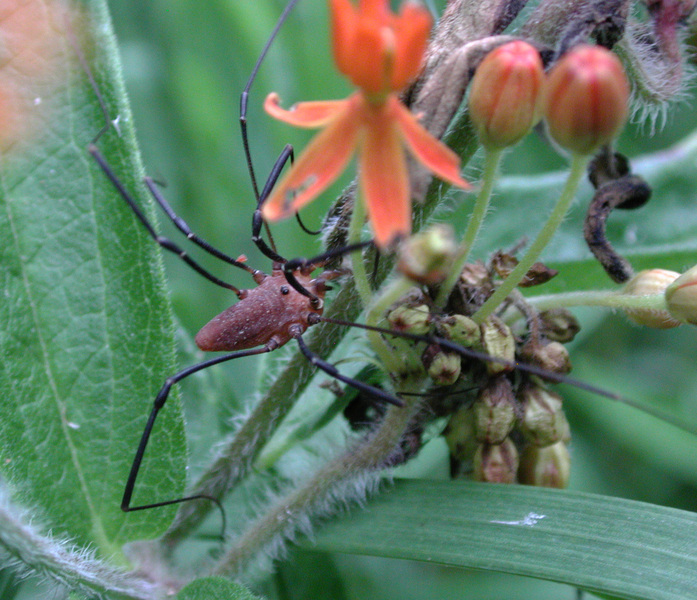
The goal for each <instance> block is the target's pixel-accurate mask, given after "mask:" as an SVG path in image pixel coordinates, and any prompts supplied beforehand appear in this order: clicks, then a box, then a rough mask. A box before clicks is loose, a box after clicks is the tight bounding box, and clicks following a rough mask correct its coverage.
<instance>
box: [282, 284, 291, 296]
mask: <svg viewBox="0 0 697 600" xmlns="http://www.w3.org/2000/svg"><path fill="white" fill-rule="evenodd" d="M289 293H290V290H289V289H288V286H286V285H282V286H281V294H283V295H284V296H287V295H288V294H289Z"/></svg>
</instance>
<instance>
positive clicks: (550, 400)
mask: <svg viewBox="0 0 697 600" xmlns="http://www.w3.org/2000/svg"><path fill="white" fill-rule="evenodd" d="M519 400H520V403H521V405H522V407H523V418H522V419H521V423H520V431H521V432H522V433H523V435H525V437H526V438H527V439H528V440H529V441H530V442H532V443H533V444H534V445H536V446H549V445H550V444H554V443H556V442H558V441H559V440H561V439H562V438H563V437H564V436H565V435H566V434H567V433H568V423H567V421H566V415H564V409H563V408H562V398H561V396H560V395H559V394H555V393H554V392H550V391H549V390H547V389H545V388H543V387H541V386H538V385H533V384H528V385H525V386H523V387H522V389H521V390H520V391H519Z"/></svg>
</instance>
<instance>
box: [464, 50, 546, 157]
mask: <svg viewBox="0 0 697 600" xmlns="http://www.w3.org/2000/svg"><path fill="white" fill-rule="evenodd" d="M544 80H545V74H544V67H543V65H542V60H541V59H540V54H539V52H538V51H537V50H536V49H535V48H534V47H533V46H531V45H530V44H528V43H527V42H523V41H515V42H509V43H507V44H504V45H503V46H499V47H498V48H496V49H494V50H492V51H491V52H489V54H487V55H486V57H485V58H484V60H483V61H482V62H481V64H480V65H479V66H478V67H477V70H476V72H475V74H474V77H473V78H472V86H471V88H470V95H469V115H470V118H471V119H472V123H474V126H475V127H476V129H477V135H478V136H479V139H480V141H481V142H482V144H483V145H484V146H485V147H486V148H490V149H498V148H505V147H507V146H512V145H513V144H515V143H517V142H519V141H520V140H521V139H522V138H523V137H524V136H525V135H527V133H528V132H529V131H530V129H532V127H534V126H535V125H536V124H537V122H538V121H539V120H540V116H541V113H542V94H543V87H544Z"/></svg>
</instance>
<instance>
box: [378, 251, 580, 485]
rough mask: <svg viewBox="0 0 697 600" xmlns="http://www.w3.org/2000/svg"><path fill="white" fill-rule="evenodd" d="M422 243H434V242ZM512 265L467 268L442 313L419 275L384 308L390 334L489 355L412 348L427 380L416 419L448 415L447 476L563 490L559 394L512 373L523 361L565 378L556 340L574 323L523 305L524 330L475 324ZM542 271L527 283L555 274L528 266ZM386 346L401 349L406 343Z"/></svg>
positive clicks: (492, 320) (571, 331) (564, 338)
mask: <svg viewBox="0 0 697 600" xmlns="http://www.w3.org/2000/svg"><path fill="white" fill-rule="evenodd" d="M428 245H429V246H432V247H440V244H439V243H437V241H434V239H433V238H432V237H430V239H429V244H428ZM422 247H423V246H422ZM425 262H426V263H429V262H430V261H428V260H427V261H425ZM516 264H517V260H516V259H515V257H514V256H510V255H502V254H501V253H499V254H496V255H494V256H493V257H492V259H491V261H490V263H489V264H484V263H482V262H477V263H472V264H467V265H465V267H464V268H463V270H462V273H461V275H460V278H459V281H458V283H457V285H456V287H455V289H454V290H453V292H452V294H451V296H450V298H449V299H448V302H447V304H446V306H445V308H444V309H441V310H435V301H434V298H435V297H436V295H437V292H438V290H437V284H436V285H433V284H428V283H425V281H432V278H431V277H426V278H424V279H422V283H421V285H420V287H414V288H413V289H412V291H411V292H410V293H409V294H407V295H406V296H405V297H404V298H403V299H402V300H401V301H400V302H398V303H397V304H396V305H393V306H392V307H391V308H390V310H389V312H388V313H387V315H386V318H387V321H388V323H389V325H390V327H391V328H392V329H394V330H398V331H401V332H407V333H411V334H416V335H428V334H429V333H430V334H433V335H434V336H438V337H442V338H445V339H448V340H450V341H452V342H454V343H455V344H458V345H459V346H462V347H463V349H464V348H472V349H474V350H476V351H477V352H479V353H480V354H485V355H487V357H489V359H488V360H478V359H473V358H468V357H467V356H465V355H464V354H465V353H464V352H463V353H457V352H454V351H452V349H449V348H443V347H441V346H439V345H438V344H437V343H433V342H431V343H426V342H421V343H420V344H419V349H418V352H420V355H421V362H422V364H423V367H424V369H425V371H426V372H427V373H428V375H429V377H430V378H431V381H432V384H433V391H432V394H433V396H432V397H431V396H429V398H428V399H427V401H426V402H427V405H428V407H427V409H426V410H424V411H423V414H424V415H430V416H434V415H436V416H446V417H448V418H449V422H448V426H447V428H446V431H445V432H444V436H445V439H446V441H447V443H448V446H449V448H450V453H451V463H452V471H453V475H454V476H459V475H461V474H462V473H463V472H464V471H470V472H471V473H472V474H473V477H474V478H475V479H477V480H480V481H490V482H499V483H512V482H520V483H529V484H532V485H546V486H554V487H564V486H565V485H566V484H567V483H568V476H569V459H568V451H567V450H566V444H567V443H568V441H569V438H570V433H569V426H568V423H567V421H566V418H565V416H564V412H563V409H562V402H561V397H560V396H558V395H557V394H555V393H553V392H551V391H550V390H548V389H547V388H546V387H545V384H544V383H543V382H542V381H541V380H540V379H539V377H533V376H530V375H525V374H521V373H520V372H518V371H517V370H516V368H515V367H516V364H518V363H520V362H524V363H526V364H530V365H534V366H535V367H537V368H539V369H542V370H544V371H549V372H550V379H552V380H554V379H555V377H554V376H555V375H563V374H566V373H568V372H569V370H570V369H571V363H570V360H569V354H568V352H567V350H566V348H565V347H564V345H563V344H564V343H566V342H569V341H571V340H572V339H573V338H574V336H575V334H576V333H577V332H578V330H579V326H578V323H577V322H576V320H575V319H574V318H573V317H572V316H571V314H570V313H568V312H567V311H565V310H560V309H557V310H550V311H546V312H543V313H537V312H536V311H535V310H534V309H533V308H532V307H529V306H528V307H527V308H525V309H522V310H523V311H524V314H525V317H526V319H525V320H526V322H528V327H530V330H529V331H516V332H515V334H514V332H513V331H512V330H511V328H510V327H509V325H507V324H506V323H505V322H504V321H503V320H502V319H501V318H500V317H497V316H491V317H489V318H487V319H486V320H485V321H484V322H483V323H481V325H480V324H478V323H476V322H475V321H474V320H473V319H472V315H474V313H476V312H477V310H478V308H479V307H480V306H481V305H482V304H483V303H484V302H485V301H486V300H487V298H488V297H489V296H490V295H491V294H492V293H493V292H494V291H495V289H496V287H497V286H498V285H499V283H500V281H501V280H502V279H504V278H505V277H506V275H507V274H508V272H509V271H510V269H511V268H514V267H515V265H516ZM509 267H510V268H509ZM427 271H428V270H424V271H423V272H424V273H426V272H427ZM540 272H544V273H547V275H546V276H545V277H541V278H540V277H536V276H533V277H530V278H528V279H527V283H526V285H534V283H535V282H538V283H541V282H544V281H546V279H547V278H548V277H551V276H553V273H552V272H551V271H549V270H548V269H546V267H544V265H541V264H539V265H536V266H535V273H536V274H539V273H540ZM520 302H521V303H524V301H523V300H520ZM531 323H534V327H531V326H530V324H531ZM431 340H433V337H431ZM390 343H392V344H393V345H394V347H395V349H396V350H397V351H399V348H400V347H401V345H402V344H403V343H404V340H394V341H390ZM423 418H427V417H423Z"/></svg>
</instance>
